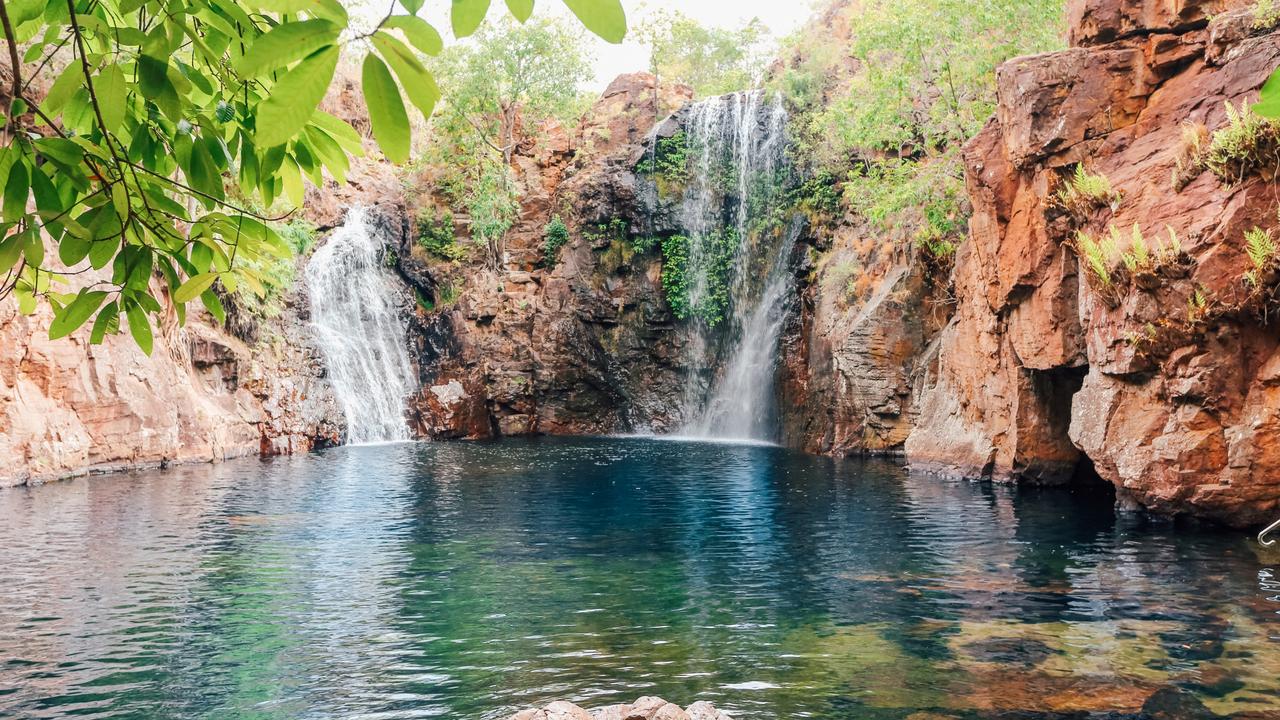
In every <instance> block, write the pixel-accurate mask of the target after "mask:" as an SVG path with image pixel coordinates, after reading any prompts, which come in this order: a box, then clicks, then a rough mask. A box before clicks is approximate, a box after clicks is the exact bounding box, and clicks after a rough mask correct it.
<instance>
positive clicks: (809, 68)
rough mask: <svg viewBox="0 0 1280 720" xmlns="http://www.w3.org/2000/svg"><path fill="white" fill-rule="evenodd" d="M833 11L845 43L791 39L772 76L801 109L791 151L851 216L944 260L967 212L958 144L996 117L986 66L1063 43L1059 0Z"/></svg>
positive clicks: (898, 1) (964, 0)
mask: <svg viewBox="0 0 1280 720" xmlns="http://www.w3.org/2000/svg"><path fill="white" fill-rule="evenodd" d="M840 12H842V13H843V17H840V18H839V24H840V25H841V26H844V27H848V28H850V32H849V36H848V37H846V38H841V39H838V40H835V41H833V40H831V39H827V38H815V37H813V34H812V33H800V34H798V35H797V36H796V37H795V38H793V39H791V40H790V41H789V45H791V46H792V48H793V49H792V53H793V54H794V55H795V56H796V57H795V59H794V61H788V62H786V63H785V66H786V69H785V70H784V71H783V72H782V73H780V74H779V77H777V78H776V79H775V80H776V82H777V84H778V85H779V86H780V87H782V88H784V89H787V90H788V91H790V93H791V97H792V101H793V103H792V104H793V105H795V106H797V107H798V108H799V110H800V111H799V112H798V113H796V115H795V117H794V122H793V124H792V131H793V133H794V136H795V137H797V139H798V142H797V144H798V146H799V147H800V150H801V152H800V155H801V157H802V159H803V160H804V161H805V164H806V165H808V169H809V170H810V171H811V172H813V173H814V174H816V175H820V174H824V173H825V174H827V175H829V176H832V177H840V176H844V178H845V179H846V182H845V183H844V197H845V199H846V201H847V202H848V205H849V206H850V208H851V209H853V210H854V211H856V212H858V213H859V214H861V215H862V216H864V217H865V218H867V219H868V220H871V221H872V222H874V223H876V224H878V225H880V226H882V229H885V230H889V231H892V232H893V234H895V235H899V236H900V237H901V238H904V239H910V240H912V241H913V242H916V243H917V245H918V246H919V247H921V248H923V249H924V250H926V251H927V252H928V253H929V254H932V255H935V256H944V255H949V254H950V252H951V251H952V250H953V249H954V247H955V244H956V243H957V242H959V240H960V239H961V238H962V237H963V234H964V231H965V227H966V222H967V219H968V212H969V209H968V205H967V196H966V194H965V192H964V168H963V161H962V158H961V153H960V148H961V146H962V145H963V143H964V142H965V141H966V140H968V139H969V138H970V137H972V136H973V135H974V134H975V133H977V132H978V130H980V129H981V128H982V125H983V124H984V123H985V122H986V121H987V119H988V118H989V117H990V116H991V114H992V113H993V112H994V110H995V103H996V84H995V69H996V67H997V66H998V65H999V64H1000V63H1002V62H1004V61H1006V60H1008V59H1010V58H1013V57H1015V56H1018V55H1023V54H1027V53H1034V52H1044V51H1046V50H1050V49H1054V48H1056V47H1058V46H1059V45H1060V44H1061V42H1062V41H1061V37H1062V17H1063V0H983V2H972V1H971V0H863V2H859V3H852V4H848V5H846V6H845V7H844V8H843V9H842V10H841V11H840ZM833 42H834V43H835V45H836V46H835V47H830V45H832V44H833ZM850 61H852V62H850ZM850 168H852V171H850Z"/></svg>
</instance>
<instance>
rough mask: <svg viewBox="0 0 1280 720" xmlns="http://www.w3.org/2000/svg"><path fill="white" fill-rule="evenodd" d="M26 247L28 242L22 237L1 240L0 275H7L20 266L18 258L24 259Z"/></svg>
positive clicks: (15, 236)
mask: <svg viewBox="0 0 1280 720" xmlns="http://www.w3.org/2000/svg"><path fill="white" fill-rule="evenodd" d="M25 246H26V242H25V240H24V238H23V237H22V236H21V235H10V236H9V237H7V238H4V239H3V240H0V273H7V272H9V271H10V270H12V269H13V266H14V265H17V264H18V258H19V257H22V248H23V247H25Z"/></svg>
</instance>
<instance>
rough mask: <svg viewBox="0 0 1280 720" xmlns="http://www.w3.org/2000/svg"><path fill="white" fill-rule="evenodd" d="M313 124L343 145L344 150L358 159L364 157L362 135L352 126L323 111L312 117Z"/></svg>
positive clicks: (318, 111)
mask: <svg viewBox="0 0 1280 720" xmlns="http://www.w3.org/2000/svg"><path fill="white" fill-rule="evenodd" d="M311 122H312V123H313V124H315V126H316V127H318V128H320V129H321V130H324V131H325V132H327V133H329V137H331V138H333V139H334V140H335V141H336V142H337V143H338V144H339V145H341V146H342V149H343V150H346V151H347V152H349V153H351V154H352V155H355V156H356V157H363V156H364V145H363V143H362V142H361V140H360V133H357V132H356V131H355V129H354V128H352V127H351V126H350V125H348V124H346V123H345V122H343V121H342V120H339V119H338V118H336V117H334V116H332V115H330V114H329V113H327V112H325V111H323V110H317V111H316V114H315V115H313V116H311Z"/></svg>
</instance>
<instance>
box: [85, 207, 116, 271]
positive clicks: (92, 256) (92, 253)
mask: <svg viewBox="0 0 1280 720" xmlns="http://www.w3.org/2000/svg"><path fill="white" fill-rule="evenodd" d="M112 217H115V216H114V215H112ZM119 250H120V243H119V242H117V241H116V240H94V241H93V244H92V245H90V246H89V264H90V265H91V266H93V269H94V270H101V269H102V268H104V267H106V266H107V263H109V262H111V258H114V257H115V256H116V252H118V251H119Z"/></svg>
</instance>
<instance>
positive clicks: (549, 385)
mask: <svg viewBox="0 0 1280 720" xmlns="http://www.w3.org/2000/svg"><path fill="white" fill-rule="evenodd" d="M690 99H691V93H690V92H689V90H688V88H685V87H682V86H659V85H658V84H657V82H656V79H655V78H654V77H653V76H652V75H648V74H645V73H635V74H631V75H623V76H621V77H619V78H618V79H616V80H615V81H614V82H613V83H612V84H610V86H609V87H608V89H606V90H605V92H604V93H603V95H602V96H601V97H600V99H599V100H598V101H597V102H596V104H595V106H594V107H593V108H592V110H591V111H590V112H589V113H587V116H586V119H585V120H584V122H583V124H582V125H581V126H580V127H579V128H577V129H576V131H575V132H573V133H572V134H570V133H569V132H567V131H566V130H565V129H564V128H562V127H560V126H558V125H547V126H543V127H540V128H537V129H536V131H534V132H532V133H528V134H527V137H526V139H525V140H524V141H523V142H521V143H520V144H519V146H518V148H517V151H516V152H515V153H514V155H513V157H512V170H513V173H514V175H515V177H516V180H517V183H518V188H519V194H520V208H519V214H518V219H517V221H516V223H515V225H514V226H513V227H512V228H511V230H510V231H509V232H508V233H507V235H506V237H505V238H504V243H505V258H504V262H503V263H502V266H501V267H499V268H492V267H489V266H486V265H481V264H478V263H475V262H470V263H467V264H465V265H464V266H462V267H461V268H458V269H456V270H450V269H448V268H444V267H442V266H441V265H440V264H438V263H436V264H432V263H431V262H421V263H418V262H415V261H414V258H415V257H416V256H417V255H416V253H417V252H418V251H415V248H414V246H413V243H412V242H411V241H410V240H409V238H408V237H407V235H406V237H405V239H404V244H403V246H402V247H401V249H400V253H399V254H400V258H401V262H400V268H401V272H402V274H404V275H405V276H406V277H407V279H408V280H409V281H410V282H411V283H413V284H415V285H417V286H419V287H421V288H424V289H425V290H426V292H427V293H428V294H429V295H430V296H431V297H437V298H438V297H440V295H441V294H440V293H439V292H438V291H439V289H440V288H442V287H444V285H445V284H446V283H452V284H454V286H455V287H457V288H461V295H460V297H459V298H458V299H457V301H456V302H455V303H454V304H451V305H448V306H447V307H444V308H441V309H438V310H435V311H433V312H421V313H419V314H418V317H417V318H416V320H415V324H414V332H413V333H412V334H413V336H414V338H413V341H414V343H415V351H416V352H415V354H416V356H417V358H418V364H419V367H420V371H421V380H422V385H423V390H422V392H421V394H420V395H419V397H418V398H416V399H415V401H414V403H413V412H412V413H411V414H412V415H414V416H415V417H416V419H417V420H416V422H417V423H418V426H419V427H418V429H419V432H420V433H421V434H422V435H424V436H426V437H431V438H442V439H443V438H488V437H495V436H502V435H527V434H534V433H552V434H600V433H615V432H624V431H632V430H635V429H640V430H645V429H648V428H647V427H639V428H637V424H636V420H637V418H646V419H647V418H656V419H657V420H658V421H659V422H661V420H662V418H663V414H664V412H670V410H671V409H672V408H675V407H677V405H678V402H677V400H678V398H677V394H678V393H679V391H680V388H681V387H682V386H681V382H680V376H679V371H678V368H677V367H676V365H675V362H676V359H677V357H678V356H679V353H678V352H677V351H676V349H675V346H674V344H675V343H677V342H678V341H679V333H677V332H676V331H675V330H676V328H675V324H674V322H673V320H672V318H671V317H670V313H669V312H668V310H667V309H666V304H665V300H664V299H663V294H662V286H661V280H660V277H661V275H660V274H661V260H660V259H659V257H658V254H657V253H656V252H652V253H649V254H648V255H644V256H638V255H637V254H636V253H635V252H634V250H633V248H632V247H631V245H630V244H629V243H627V242H626V239H625V238H623V237H614V236H615V235H617V234H618V233H617V232H616V231H615V230H612V229H610V228H612V227H614V223H622V224H623V227H635V228H639V227H641V225H640V218H638V216H637V213H638V212H640V203H639V201H638V200H637V197H636V177H635V174H634V172H633V168H634V166H635V164H636V162H637V161H638V159H639V156H638V153H639V151H640V149H641V145H642V141H643V140H644V139H645V137H646V136H647V135H648V134H649V132H650V131H651V130H652V129H653V127H654V126H655V125H656V124H657V123H658V122H659V121H660V120H662V119H663V118H664V117H666V116H667V115H668V114H669V113H671V112H672V111H674V110H676V109H677V108H679V107H680V106H681V105H682V104H684V103H685V102H688V101H689V100H690ZM557 215H559V216H561V217H562V218H563V220H564V221H565V222H566V223H568V224H569V226H570V230H571V233H570V235H571V239H570V241H569V242H568V243H567V244H566V245H565V246H564V247H563V248H561V249H560V252H559V256H558V260H557V262H556V263H555V265H554V266H553V267H544V263H543V258H544V250H543V243H544V240H545V233H546V227H547V224H548V223H549V222H550V221H551V219H552V218H553V217H555V216H557ZM446 272H453V273H454V274H455V276H454V277H452V278H446V277H445V276H444V273H446ZM636 408H640V409H639V410H636V412H634V415H635V417H632V415H633V413H632V409H636Z"/></svg>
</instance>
